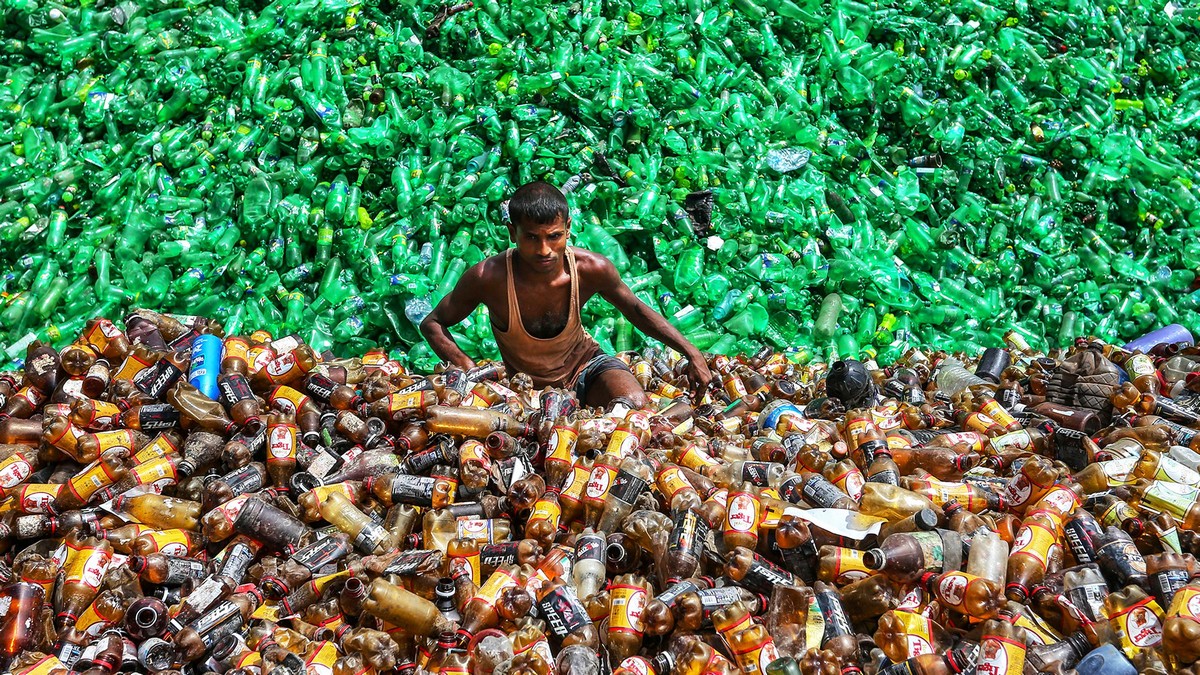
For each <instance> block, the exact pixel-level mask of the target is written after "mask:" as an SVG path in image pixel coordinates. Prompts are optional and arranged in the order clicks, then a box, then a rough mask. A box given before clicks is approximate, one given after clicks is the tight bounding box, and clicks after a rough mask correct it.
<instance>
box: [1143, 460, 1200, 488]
mask: <svg viewBox="0 0 1200 675" xmlns="http://www.w3.org/2000/svg"><path fill="white" fill-rule="evenodd" d="M1154 478H1155V480H1169V481H1171V482H1173V483H1179V484H1180V485H1187V486H1189V487H1197V486H1200V473H1197V472H1196V471H1194V470H1192V469H1191V468H1189V467H1188V466H1187V465H1185V464H1180V463H1179V462H1177V461H1175V460H1173V459H1171V458H1170V457H1167V456H1166V455H1163V456H1162V457H1160V458H1159V461H1158V468H1157V469H1156V470H1155V472H1154Z"/></svg>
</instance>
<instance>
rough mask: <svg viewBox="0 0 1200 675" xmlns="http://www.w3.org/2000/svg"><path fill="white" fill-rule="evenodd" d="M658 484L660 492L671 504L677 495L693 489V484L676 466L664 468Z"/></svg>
mask: <svg viewBox="0 0 1200 675" xmlns="http://www.w3.org/2000/svg"><path fill="white" fill-rule="evenodd" d="M656 483H657V486H658V491H659V492H661V493H662V494H663V497H666V500H667V502H668V503H670V502H671V500H672V499H673V498H674V497H675V495H677V494H679V493H680V492H682V491H683V490H687V489H689V488H691V487H692V485H691V483H689V482H688V481H687V478H686V477H684V475H683V470H682V469H680V468H679V467H677V466H674V465H668V466H667V467H666V468H664V469H663V471H662V472H661V473H659V474H658V480H657V481H656Z"/></svg>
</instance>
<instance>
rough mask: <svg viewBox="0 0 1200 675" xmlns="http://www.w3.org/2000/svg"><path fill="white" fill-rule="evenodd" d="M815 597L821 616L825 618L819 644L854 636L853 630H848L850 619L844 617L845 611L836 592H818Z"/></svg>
mask: <svg viewBox="0 0 1200 675" xmlns="http://www.w3.org/2000/svg"><path fill="white" fill-rule="evenodd" d="M816 597H817V605H818V606H819V607H820V608H821V616H823V617H824V618H825V633H824V635H822V637H821V644H824V643H826V642H828V641H830V640H832V639H834V638H839V637H842V636H843V635H854V630H853V629H852V628H850V619H848V618H847V617H846V610H845V608H844V607H842V599H841V597H839V596H838V594H837V592H836V591H820V592H818V593H817V594H816Z"/></svg>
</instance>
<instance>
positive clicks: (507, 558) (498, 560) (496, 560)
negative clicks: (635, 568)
mask: <svg viewBox="0 0 1200 675" xmlns="http://www.w3.org/2000/svg"><path fill="white" fill-rule="evenodd" d="M597 538H598V539H601V542H603V538H601V537H597ZM519 545H520V542H516V541H506V542H503V543H500V544H488V545H487V546H484V547H483V548H481V549H479V564H480V565H481V566H483V567H489V568H497V567H500V566H501V565H511V564H513V563H515V562H517V553H518V546H519ZM599 550H600V554H601V556H603V553H604V544H603V543H601V544H600V547H599ZM600 559H601V560H602V559H603V558H600Z"/></svg>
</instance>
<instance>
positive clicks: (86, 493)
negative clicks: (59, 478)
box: [67, 460, 117, 503]
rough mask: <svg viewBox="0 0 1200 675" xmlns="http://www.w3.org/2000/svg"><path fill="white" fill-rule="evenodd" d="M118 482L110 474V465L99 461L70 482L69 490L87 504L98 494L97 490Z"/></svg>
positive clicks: (68, 484)
mask: <svg viewBox="0 0 1200 675" xmlns="http://www.w3.org/2000/svg"><path fill="white" fill-rule="evenodd" d="M116 480H117V478H116V476H113V475H111V474H109V472H108V465H106V464H105V463H104V462H101V461H99V460H97V461H95V462H93V463H92V465H91V466H89V467H88V468H86V469H84V470H83V471H81V472H79V474H78V475H76V476H74V477H72V478H71V480H70V482H68V483H67V489H68V490H70V491H71V494H73V495H75V497H76V498H78V499H79V500H80V501H81V502H84V503H87V501H88V500H89V499H90V498H91V496H92V495H93V494H95V493H96V490H99V489H100V488H102V487H104V486H106V485H112V484H113V483H115V482H116Z"/></svg>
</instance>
